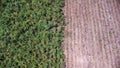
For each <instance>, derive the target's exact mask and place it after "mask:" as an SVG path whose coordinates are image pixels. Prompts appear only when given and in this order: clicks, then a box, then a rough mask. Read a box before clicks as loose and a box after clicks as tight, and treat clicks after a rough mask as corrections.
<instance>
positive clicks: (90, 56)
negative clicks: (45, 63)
mask: <svg viewBox="0 0 120 68" xmlns="http://www.w3.org/2000/svg"><path fill="white" fill-rule="evenodd" d="M119 4H120V1H119V0H65V7H64V9H63V11H64V15H65V22H66V23H67V25H66V26H65V30H64V34H65V38H64V44H63V46H64V55H65V68H120V5H119Z"/></svg>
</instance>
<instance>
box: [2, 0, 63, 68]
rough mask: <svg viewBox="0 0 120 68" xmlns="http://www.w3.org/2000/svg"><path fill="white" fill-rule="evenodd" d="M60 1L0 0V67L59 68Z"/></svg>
mask: <svg viewBox="0 0 120 68" xmlns="http://www.w3.org/2000/svg"><path fill="white" fill-rule="evenodd" d="M63 2H64V1H63V0H0V9H1V10H0V68H19V67H20V68H48V67H49V68H59V67H60V65H61V63H62V61H63V59H62V49H61V46H60V45H61V39H62V37H63V34H62V28H63V27H62V26H63V21H64V19H63V14H62V13H61V9H60V8H61V7H62V5H63Z"/></svg>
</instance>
